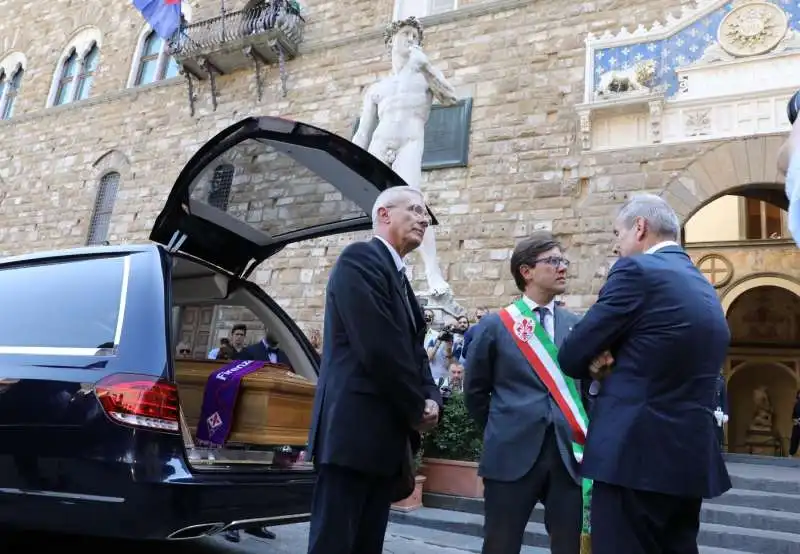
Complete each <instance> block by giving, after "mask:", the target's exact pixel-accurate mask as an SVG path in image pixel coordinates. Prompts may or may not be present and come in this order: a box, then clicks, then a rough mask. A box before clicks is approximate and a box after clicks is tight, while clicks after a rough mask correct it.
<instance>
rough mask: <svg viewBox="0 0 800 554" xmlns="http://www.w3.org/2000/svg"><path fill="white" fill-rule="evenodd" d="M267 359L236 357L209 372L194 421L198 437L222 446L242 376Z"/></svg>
mask: <svg viewBox="0 0 800 554" xmlns="http://www.w3.org/2000/svg"><path fill="white" fill-rule="evenodd" d="M266 364H267V362H262V361H258V360H244V361H242V360H237V361H234V362H231V363H229V364H226V365H224V366H222V367H221V368H219V369H218V370H216V371H214V372H213V373H212V374H211V375H209V376H208V382H207V383H206V389H205V391H204V392H203V407H202V408H201V410H200V421H199V422H198V424H197V440H198V441H201V442H203V443H210V444H212V445H214V446H222V445H223V444H225V441H226V440H227V439H228V435H230V432H231V425H232V424H233V413H234V410H235V408H236V399H237V397H238V396H239V387H240V386H241V385H242V379H243V378H244V377H246V376H247V375H250V374H251V373H253V372H255V371H258V370H259V369H261V368H262V367H264V366H265V365H266Z"/></svg>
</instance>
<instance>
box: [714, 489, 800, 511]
mask: <svg viewBox="0 0 800 554" xmlns="http://www.w3.org/2000/svg"><path fill="white" fill-rule="evenodd" d="M704 503H705V504H707V505H717V504H722V505H725V506H743V507H749V508H756V509H760V510H772V511H775V512H792V513H795V514H800V494H786V493H779V492H764V491H754V490H746V489H731V490H729V491H728V492H726V493H725V494H723V495H722V496H720V497H718V498H712V499H708V500H705V502H704ZM798 517H800V516H798Z"/></svg>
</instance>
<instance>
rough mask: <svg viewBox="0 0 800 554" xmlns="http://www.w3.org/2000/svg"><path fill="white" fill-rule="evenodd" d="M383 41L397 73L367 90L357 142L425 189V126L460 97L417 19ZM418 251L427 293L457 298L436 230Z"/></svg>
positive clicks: (391, 29) (391, 30)
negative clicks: (425, 44) (436, 110)
mask: <svg viewBox="0 0 800 554" xmlns="http://www.w3.org/2000/svg"><path fill="white" fill-rule="evenodd" d="M384 39H385V42H386V45H387V47H389V48H390V49H391V54H392V74H391V75H390V76H388V77H386V78H384V79H381V80H380V81H378V82H377V83H375V84H374V85H372V86H370V87H369V88H368V89H367V92H366V94H365V96H364V105H363V108H362V112H361V119H360V120H359V123H358V130H357V131H356V134H355V136H354V137H353V142H354V143H355V144H357V145H358V146H360V147H361V148H364V149H365V150H368V151H369V152H370V154H372V155H373V156H375V157H376V158H378V159H380V160H381V161H383V162H384V163H385V164H387V165H389V166H390V167H391V168H392V169H393V170H394V171H395V173H397V174H398V175H400V177H402V178H403V180H404V181H405V182H406V183H408V185H409V186H411V187H413V188H415V189H417V190H420V184H421V182H422V151H423V148H424V146H425V123H427V121H428V116H429V115H430V112H431V105H432V104H433V100H434V99H436V100H438V101H439V102H440V103H441V104H443V105H446V106H449V105H452V104H454V103H455V102H456V95H455V91H454V90H453V87H452V86H451V85H450V83H448V82H447V80H446V79H445V77H444V75H443V74H442V72H441V71H439V70H438V69H437V68H435V67H434V66H433V65H432V64H431V62H430V60H429V59H428V57H427V56H426V55H425V53H424V52H423V51H422V25H421V24H420V23H419V21H417V20H416V18H414V17H409V18H408V19H404V20H402V21H395V22H393V23H392V24H390V25H389V26H388V27H387V29H386V33H385V34H384ZM418 251H419V252H420V253H421V255H422V261H423V263H424V264H425V276H426V278H427V281H428V288H429V290H428V294H431V295H432V296H441V295H445V294H452V293H451V290H450V285H448V283H447V281H446V280H445V278H444V275H442V271H441V269H440V267H439V261H438V258H437V256H436V237H435V236H434V230H433V227H428V230H427V231H426V232H425V237H424V239H423V241H422V245H421V246H420V248H419V250H418Z"/></svg>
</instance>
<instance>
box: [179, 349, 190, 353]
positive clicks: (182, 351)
mask: <svg viewBox="0 0 800 554" xmlns="http://www.w3.org/2000/svg"><path fill="white" fill-rule="evenodd" d="M189 352H191V350H189V349H188V348H186V349H183V348H182V349H181V350H180V353H181V354H188V353H189Z"/></svg>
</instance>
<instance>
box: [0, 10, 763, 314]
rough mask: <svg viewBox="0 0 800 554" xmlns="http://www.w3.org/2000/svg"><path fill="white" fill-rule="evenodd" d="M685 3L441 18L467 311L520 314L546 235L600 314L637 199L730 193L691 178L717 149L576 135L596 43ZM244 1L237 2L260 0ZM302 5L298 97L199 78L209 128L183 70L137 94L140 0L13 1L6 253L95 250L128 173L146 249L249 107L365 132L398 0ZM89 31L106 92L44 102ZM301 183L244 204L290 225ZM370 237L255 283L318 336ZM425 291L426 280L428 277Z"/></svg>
mask: <svg viewBox="0 0 800 554" xmlns="http://www.w3.org/2000/svg"><path fill="white" fill-rule="evenodd" d="M687 3H688V2H683V1H682V0H672V1H668V0H639V1H636V2H620V1H618V0H597V1H594V2H588V3H587V2H583V3H575V2H570V1H567V0H549V1H547V2H545V1H522V0H470V1H462V2H459V9H458V10H456V11H455V12H452V13H449V14H442V15H438V16H435V17H433V18H429V19H428V20H427V21H426V31H425V49H426V51H427V52H428V53H429V55H430V57H431V58H432V59H433V60H434V62H435V63H436V65H437V66H438V67H440V68H441V69H442V70H443V71H444V72H445V74H446V75H447V76H448V78H449V79H450V80H451V81H452V82H453V84H454V85H455V86H456V88H457V90H458V92H459V94H460V95H469V96H471V97H472V98H473V102H474V103H473V109H472V122H471V137H470V154H469V166H468V167H466V168H455V169H444V170H437V171H431V172H426V174H425V183H424V191H425V193H426V195H427V199H428V201H429V203H430V205H431V206H432V208H433V210H434V211H435V213H436V214H437V216H438V218H439V220H440V223H441V225H440V226H439V227H438V228H437V230H436V232H437V238H438V250H439V255H440V259H441V262H440V263H441V265H442V267H443V269H444V271H445V275H446V277H447V278H448V280H449V282H450V283H451V285H452V286H453V288H454V290H455V292H456V295H457V297H458V299H459V300H460V301H461V302H462V304H464V305H465V306H468V307H475V306H478V305H489V306H498V305H502V304H504V303H506V302H507V301H508V299H509V298H511V296H512V295H513V294H515V293H516V290H515V288H514V286H513V282H512V281H511V279H510V277H509V275H508V258H509V254H510V250H511V248H512V247H513V244H514V242H515V241H517V240H518V239H520V238H521V237H524V236H525V235H526V234H527V233H529V232H530V231H532V230H533V229H535V228H537V227H542V228H550V229H552V230H553V231H554V232H555V233H556V234H557V235H558V236H559V237H560V238H561V239H562V240H563V241H564V244H565V246H566V248H567V254H568V255H569V257H570V258H571V260H572V261H573V265H572V267H571V269H570V273H571V279H572V280H571V284H570V294H569V295H568V296H567V297H566V301H567V304H568V305H569V306H572V307H575V308H583V307H586V306H588V305H589V304H590V303H591V302H592V300H593V299H594V297H595V295H596V293H597V292H598V290H599V288H600V286H601V285H602V283H603V281H604V279H605V275H606V272H607V268H608V262H609V257H610V254H611V242H612V235H611V222H612V216H613V213H614V212H615V210H616V209H617V208H618V207H619V205H620V204H621V202H622V201H623V200H624V199H625V198H626V196H627V195H628V194H630V193H632V192H635V191H643V190H647V191H654V192H662V191H664V190H668V192H667V196H668V198H670V199H671V200H672V201H673V202H675V203H676V206H677V207H678V208H679V210H680V211H681V212H682V213H683V214H684V215H688V213H689V212H690V211H692V210H694V209H695V208H696V207H698V206H699V205H700V204H701V203H702V202H704V201H705V200H707V199H708V198H710V196H711V195H712V194H713V193H714V192H715V190H716V189H714V188H713V187H710V186H707V185H706V183H700V185H702V186H700V185H698V186H694V185H696V184H697V183H699V182H700V178H699V177H698V176H697V175H699V174H696V173H689V172H687V168H689V166H691V165H692V164H693V163H694V162H695V161H696V160H698V159H700V158H702V157H703V155H704V154H706V153H707V152H711V151H712V150H714V148H715V147H716V146H719V143H714V142H698V143H694V144H691V145H682V146H681V145H678V146H674V145H673V146H663V145H662V146H653V147H647V148H638V149H628V150H624V151H613V152H604V153H593V152H590V153H582V152H581V151H580V146H579V140H578V138H577V134H578V116H577V114H576V111H575V108H574V106H575V104H577V103H580V102H582V100H583V98H582V95H583V88H584V56H585V52H584V42H583V41H584V38H585V36H586V34H587V33H588V32H590V31H591V32H595V33H598V32H603V31H604V30H606V29H610V30H613V31H616V30H617V29H618V28H620V27H621V26H628V27H629V28H635V26H636V25H637V24H639V23H642V22H650V21H653V20H656V19H661V20H663V19H664V17H665V16H666V15H667V14H668V13H673V12H676V11H677V10H679V9H680V7H681V5H682V4H687ZM229 4H230V6H229V9H237V8H240V7H243V5H244V1H241V2H239V3H238V4H241V5H238V4H237V3H236V2H230V3H229ZM303 5H304V8H305V10H306V13H307V14H308V27H307V40H306V43H304V45H303V47H302V48H301V53H300V55H299V56H298V58H297V59H295V60H292V61H290V62H288V63H287V64H286V71H287V74H288V82H287V86H288V94H287V95H286V96H285V97H283V96H282V95H281V93H280V80H279V74H278V69H277V68H276V67H271V68H269V70H268V71H267V73H266V75H265V80H266V89H265V94H264V98H263V100H262V101H261V102H258V101H257V98H256V92H255V78H254V75H253V72H252V71H241V72H238V73H235V74H232V75H225V76H221V77H219V78H218V79H217V89H218V93H219V106H218V108H217V110H216V111H213V110H212V106H211V96H210V86H209V83H208V81H205V82H203V83H201V84H200V85H199V87H198V88H197V89H196V91H195V92H196V94H197V103H196V114H195V116H194V117H192V116H191V115H190V113H189V107H188V100H187V89H186V85H185V83H184V81H183V80H182V79H181V78H178V79H173V80H168V81H164V82H160V83H156V84H153V85H148V86H144V87H140V88H134V89H126V88H125V87H126V82H127V80H128V76H129V73H130V66H131V63H132V61H133V59H134V50H135V47H136V43H137V40H138V37H139V34H140V32H141V30H142V27H143V21H142V19H141V17H140V15H139V14H138V13H137V12H136V11H135V10H134V9H133V7H132V6H131V5H130V3H124V2H123V3H121V4H119V5H117V4H114V5H113V6H112V5H111V4H110V3H108V2H101V1H100V0H82V1H81V2H70V1H68V0H56V1H54V2H50V3H48V4H47V5H46V6H45V7H41V6H38V5H37V7H36V9H33V8H31V6H32V4H31V3H30V2H27V1H26V0H9V1H8V2H6V3H5V4H4V6H3V9H4V16H5V17H3V18H2V19H0V41H1V42H0V57H2V56H4V55H5V54H6V53H8V52H12V51H21V52H23V53H24V54H25V56H26V57H27V71H26V73H25V78H24V81H23V84H22V90H21V92H20V95H19V100H18V103H17V105H16V110H15V115H14V118H13V119H12V120H10V121H6V122H0V253H4V254H11V253H19V252H23V251H28V250H42V249H53V248H64V247H71V246H78V245H81V244H83V243H84V242H85V240H86V236H87V232H88V226H89V220H90V217H91V213H92V208H93V205H94V201H95V196H96V193H97V185H98V183H99V179H100V177H101V176H102V174H103V173H104V172H106V171H109V170H112V169H113V170H117V171H119V172H120V173H121V175H122V179H121V183H120V190H119V193H118V197H117V202H116V205H115V208H114V213H113V218H112V223H111V234H110V237H109V238H110V240H111V241H112V242H123V241H142V240H145V239H146V238H147V236H148V233H149V230H150V227H151V225H152V223H153V221H154V218H155V216H156V215H157V214H158V212H159V210H160V208H161V206H162V204H163V202H164V200H165V199H166V197H167V194H168V193H169V190H170V187H171V185H172V182H173V181H174V179H175V178H176V177H177V175H178V173H179V172H180V170H181V168H182V166H183V164H184V163H185V162H186V161H188V159H189V158H190V157H191V155H192V154H193V153H194V151H195V150H196V149H197V148H198V147H199V146H200V145H202V144H203V143H204V142H205V141H206V140H208V139H209V138H210V137H211V136H213V135H214V134H216V133H217V132H219V131H220V130H222V129H224V128H225V127H226V126H228V125H230V124H231V123H233V122H235V121H238V120H239V119H241V118H243V117H245V116H248V115H258V114H267V115H279V116H283V117H288V118H293V119H298V120H302V121H305V122H308V123H311V124H314V125H318V126H321V127H324V128H326V129H329V130H332V131H334V132H337V133H339V134H341V135H343V136H347V137H349V136H350V132H351V129H352V124H353V121H354V120H355V118H356V117H357V116H358V113H359V111H360V105H361V97H362V94H363V91H364V89H365V87H367V86H368V85H370V84H371V83H373V82H375V81H376V80H377V79H378V78H380V77H381V76H383V75H385V74H386V73H387V72H388V70H389V59H388V55H387V53H386V51H385V48H384V45H383V41H382V36H381V33H382V27H383V25H384V24H385V23H386V22H387V21H389V20H390V19H391V15H392V2H391V0H375V1H370V2H367V1H360V2H356V1H354V0H342V1H337V2H334V1H331V0H307V1H306V2H303ZM218 9H219V3H218V2H214V1H210V0H198V1H197V2H193V3H192V11H193V19H194V20H195V21H197V20H199V19H202V18H204V17H212V16H214V15H216V14H217V12H218ZM85 26H96V27H97V28H98V29H99V30H100V31H101V32H102V37H103V40H102V48H101V61H100V66H99V69H98V72H97V76H96V78H95V82H94V85H93V89H92V93H91V98H89V99H88V100H85V101H82V102H78V103H75V104H70V105H66V106H61V107H56V108H45V105H46V100H47V97H48V94H49V91H50V88H51V83H52V78H53V73H54V71H55V69H56V68H55V65H56V63H57V60H58V58H59V56H60V55H61V52H62V50H63V49H64V48H65V46H66V45H67V43H68V42H69V39H70V36H71V35H73V34H74V33H75V32H76V31H78V30H79V29H81V28H83V27H85ZM42 37H47V40H42ZM759 140H761V139H759ZM266 171H268V172H269V171H279V168H276V167H274V166H271V167H270V169H268V170H266ZM237 179H242V177H241V174H239V175H238V176H237V177H236V178H235V179H234V197H233V200H234V202H233V203H234V204H237V202H238V201H237V200H236V195H237V194H244V189H243V188H242V189H236V187H237V186H240V187H241V186H243V185H242V183H243V182H244V181H237ZM237 183H238V185H237ZM676 183H677V184H676ZM736 184H739V183H736ZM281 186H283V185H281ZM292 186H293V187H294V185H292ZM720 186H722V185H720ZM730 186H733V185H730ZM237 190H238V192H237ZM286 190H288V189H286ZM303 190H304V189H302V187H301V188H293V189H292V192H291V194H289V193H287V194H284V195H283V196H281V198H283V199H284V200H282V203H279V202H277V201H274V202H273V199H272V198H270V199H269V200H268V199H259V198H256V197H255V196H253V197H250V198H247V199H245V198H244V197H240V199H241V202H238V204H241V205H242V206H245V205H247V209H246V210H245V211H243V212H242V214H243V217H245V218H248V217H250V218H257V219H258V220H259V221H260V223H259V224H260V225H261V226H262V227H263V228H265V229H267V230H269V231H277V230H278V229H279V228H280V224H281V221H282V215H286V213H288V212H286V211H283V212H282V211H281V210H282V209H283V210H291V209H292V208H293V207H298V206H300V204H299V203H298V202H295V201H294V200H292V201H291V202H290V201H289V199H290V198H292V197H293V196H292V194H293V195H302V194H304V193H303ZM317 192H318V191H315V192H314V194H316V193H317ZM198 194H199V193H198ZM248 194H255V195H256V196H257V194H258V193H257V190H256V189H253V190H251V191H250V192H249V193H248ZM238 204H237V206H238ZM236 209H237V210H239V207H237V208H236ZM259 210H260V212H259ZM316 215H319V214H315V213H314V212H313V211H312V212H311V213H310V214H306V216H307V217H312V218H313V217H315V216H316ZM361 236H364V235H363V234H362V235H361ZM353 238H354V237H352V236H339V237H328V238H322V239H319V240H315V241H311V242H309V243H303V244H297V245H294V246H293V247H290V248H287V249H286V250H284V251H283V252H281V253H280V254H279V255H278V256H276V257H275V258H274V259H272V260H269V261H268V262H266V263H265V264H264V265H263V266H262V267H261V268H260V269H259V270H258V271H257V272H256V273H255V274H254V279H255V280H256V281H257V282H258V283H259V284H260V285H261V286H263V287H264V288H265V289H267V290H268V291H269V293H270V294H272V295H273V296H274V297H275V298H276V300H277V301H278V302H279V303H280V304H281V305H282V306H284V307H285V309H286V310H287V311H288V312H289V313H291V314H293V315H294V316H295V317H296V318H297V319H298V321H299V322H300V323H301V324H302V325H304V326H313V325H318V324H319V322H320V320H321V316H322V310H323V301H324V296H323V294H324V286H325V280H326V277H327V274H328V271H329V269H330V267H331V265H332V263H333V262H334V260H335V258H336V255H337V254H338V253H339V252H340V251H341V249H342V248H343V247H344V246H345V245H346V244H348V243H349V242H350V241H351V240H353ZM412 261H414V262H415V263H416V262H417V260H416V259H414V260H412ZM415 285H419V286H420V287H424V283H423V281H422V271H420V270H419V269H418V270H417V271H416V276H415Z"/></svg>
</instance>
